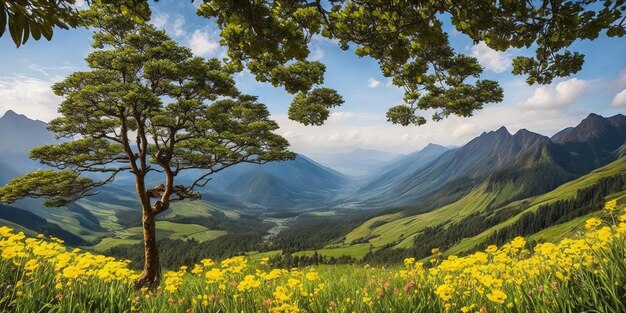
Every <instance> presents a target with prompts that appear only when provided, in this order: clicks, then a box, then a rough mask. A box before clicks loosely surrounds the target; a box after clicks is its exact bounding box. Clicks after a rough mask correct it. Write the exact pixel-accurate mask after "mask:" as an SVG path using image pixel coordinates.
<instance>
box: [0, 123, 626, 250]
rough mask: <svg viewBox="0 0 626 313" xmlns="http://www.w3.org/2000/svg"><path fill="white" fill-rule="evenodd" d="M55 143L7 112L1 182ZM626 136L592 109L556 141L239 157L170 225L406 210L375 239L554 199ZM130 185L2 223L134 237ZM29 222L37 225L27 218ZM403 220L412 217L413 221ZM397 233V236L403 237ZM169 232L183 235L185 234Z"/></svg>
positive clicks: (19, 213)
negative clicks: (474, 212) (266, 159)
mask: <svg viewBox="0 0 626 313" xmlns="http://www.w3.org/2000/svg"><path fill="white" fill-rule="evenodd" d="M55 142H58V141H57V139H55V138H54V136H53V135H52V134H51V133H50V132H49V131H48V130H47V129H46V124H45V123H43V122H41V121H33V120H30V119H28V118H27V117H25V116H23V115H18V114H15V113H14V112H11V111H9V112H7V113H6V114H5V115H4V116H3V117H2V118H0V154H1V155H2V156H3V157H2V159H0V184H5V183H6V182H7V181H8V180H9V179H11V178H13V177H16V176H18V175H21V174H23V173H26V172H28V171H31V170H33V169H36V168H38V167H40V165H39V164H37V163H35V162H34V161H32V160H30V159H28V157H27V153H28V151H29V150H30V149H32V148H33V147H35V146H38V145H42V144H50V143H55ZM625 143H626V117H625V116H624V115H621V114H619V115H615V116H612V117H602V116H599V115H596V114H590V115H589V116H588V117H586V118H585V119H584V120H582V121H581V122H580V123H579V124H578V125H576V126H573V127H568V128H565V129H563V130H562V131H560V132H558V133H556V134H555V135H554V136H552V137H551V138H550V137H546V136H543V135H540V134H537V133H533V132H531V131H528V130H526V129H521V130H518V131H517V132H515V133H514V134H512V133H510V132H509V131H508V130H507V129H506V128H505V127H501V128H499V129H497V130H495V131H490V132H484V133H483V134H481V135H480V136H478V137H476V138H474V139H472V140H471V141H469V142H468V143H467V144H465V145H463V146H461V147H456V148H448V147H443V146H440V145H436V144H429V145H427V146H426V147H425V148H423V149H421V150H419V151H416V152H413V153H410V154H407V155H397V154H392V153H386V152H382V151H376V150H366V149H356V150H353V151H350V152H347V153H336V154H329V155H324V156H322V155H317V156H316V157H315V159H313V158H310V157H308V156H305V155H298V156H297V157H296V159H295V160H291V161H282V162H270V163H268V164H263V165H256V164H240V165H237V166H234V167H232V168H229V169H227V170H224V171H222V172H220V173H217V174H216V175H214V177H213V179H212V180H211V181H210V182H209V184H208V185H207V186H206V188H205V189H203V190H201V191H202V193H203V200H202V201H199V202H195V203H186V204H181V206H185V209H184V210H183V208H182V207H179V208H175V209H173V210H172V212H171V213H169V214H167V215H166V216H164V217H163V220H164V221H170V222H171V223H182V224H186V223H194V224H193V225H195V226H198V227H204V228H202V229H203V230H201V231H200V233H206V234H213V233H211V231H213V230H211V229H209V228H210V225H213V224H211V223H212V222H211V223H209V222H206V223H205V224H202V223H200V222H197V221H198V220H200V219H206V218H209V219H220V218H221V219H222V221H227V219H229V218H231V219H232V218H235V216H241V215H242V214H243V215H245V214H256V215H258V216H265V215H267V214H270V213H271V214H274V213H276V214H278V213H280V212H291V213H290V214H291V215H289V216H297V215H300V214H305V213H306V212H316V211H328V212H329V213H328V214H335V213H336V212H343V211H342V210H347V211H345V212H350V211H351V210H354V209H360V210H366V209H376V210H378V211H377V212H383V213H385V212H386V213H389V214H400V215H393V218H392V217H386V218H385V219H382V220H381V219H380V218H374V219H373V221H371V222H370V221H368V222H367V223H370V224H369V225H370V226H372V224H376V226H379V227H376V228H371V230H367V231H365V230H364V231H362V232H359V231H357V229H358V228H357V229H355V231H356V233H357V234H361V235H362V233H365V234H367V233H371V232H372V231H374V230H376V231H377V232H376V233H372V235H376V236H378V235H380V232H383V231H385V229H387V228H386V227H390V229H391V227H395V228H399V227H398V224H397V221H399V220H403V219H405V218H411V217H412V216H413V217H415V218H417V220H416V223H417V222H419V221H420V218H418V217H419V216H422V215H423V214H430V213H429V212H432V213H433V214H439V213H438V212H451V213H450V214H454V212H459V210H461V211H462V210H464V207H468V204H470V205H469V207H475V208H476V209H479V211H480V210H487V209H494V210H495V209H497V208H501V207H505V206H507V205H509V204H510V203H515V201H518V200H522V199H526V198H529V197H534V196H537V195H542V194H546V193H548V192H551V191H552V190H554V189H555V188H557V187H558V186H560V185H562V184H564V183H566V182H568V181H572V180H574V179H577V178H579V177H581V176H583V175H586V174H588V173H590V172H591V171H593V170H594V169H597V168H600V167H602V166H605V165H607V164H609V163H611V162H613V161H615V160H617V159H619V158H621V157H623V156H624V155H625V154H626V144H625ZM350 160H354V162H350ZM322 164H324V165H322ZM131 183H132V180H127V179H123V178H122V179H120V180H116V182H114V183H113V184H110V185H108V186H106V187H104V188H103V189H102V190H101V193H100V194H99V195H97V196H96V197H93V198H87V199H84V200H80V201H78V202H77V203H75V204H73V205H71V206H69V207H68V208H59V209H53V210H56V211H50V209H47V208H43V206H41V203H40V201H38V200H33V199H25V200H22V201H19V202H17V203H15V204H12V205H11V206H2V207H0V224H11V225H13V226H15V225H18V226H20V225H21V227H23V228H24V229H27V230H32V231H37V232H38V231H44V230H45V231H49V232H52V233H54V234H57V235H59V236H65V238H69V239H70V240H72V242H74V243H75V244H80V245H84V244H89V243H94V242H98V241H99V240H100V238H104V237H107V236H110V234H111V233H116V234H117V233H119V231H120V230H121V229H127V230H125V231H124V232H125V234H127V233H132V231H130V230H131V229H133V227H136V226H137V225H138V224H137V223H138V220H137V216H135V215H137V211H136V210H135V208H136V206H137V202H136V200H135V197H134V195H133V193H132V189H133V188H129V186H130V184H131ZM154 183H155V184H156V183H158V181H154ZM129 190H130V191H129ZM111 210H113V212H112V213H111V212H110V211H111ZM189 212H191V213H189ZM218 212H221V213H219V214H218ZM333 212H334V213H333ZM216 214H218V215H219V216H218V215H216ZM259 214H260V215H259ZM271 214H270V215H271ZM280 214H282V213H280ZM457 214H460V213H457ZM270 215H268V216H270ZM442 216H447V215H446V214H443V215H442ZM459 216H462V215H459ZM31 217H32V218H31ZM131 217H132V218H131ZM194 218H195V219H196V220H194ZM224 219H226V220H224ZM26 220H30V221H31V222H30V223H26V222H24V221H26ZM32 221H37V222H36V223H33V222H32ZM194 221H196V222H194ZM403 221H404V222H403V223H409V222H411V221H412V220H406V221H405V220H403ZM170 222H168V223H170ZM367 223H366V224H363V227H365V226H366V225H367ZM196 224H202V225H203V226H199V225H196ZM386 224H389V226H385V225H386ZM52 225H55V226H52ZM392 225H394V226H392ZM406 225H411V224H410V223H409V224H406ZM420 225H421V224H420ZM59 226H60V227H59ZM171 226H172V225H171V224H163V225H162V227H171ZM195 226H194V227H195ZM420 227H421V226H420ZM174 228H176V227H174ZM390 229H388V230H389V231H388V232H387V233H390V234H392V233H393V231H391V230H390ZM416 229H422V228H416ZM167 231H170V232H171V234H172V236H174V235H176V236H178V235H177V230H172V229H168V230H167ZM191 233H192V234H195V233H194V232H191ZM407 234H413V235H412V236H416V235H417V232H416V230H414V231H413V232H411V231H408V233H401V234H397V236H395V237H394V236H389V237H386V236H381V237H380V238H379V239H376V238H377V237H372V238H369V239H366V240H365V241H366V242H369V243H370V244H373V245H374V246H380V245H382V244H389V243H391V242H395V243H396V244H398V242H404V244H407V242H408V241H407V240H408V239H407V237H405V235H407ZM400 235H402V236H400ZM207 236H208V237H207V238H209V237H210V238H213V237H211V236H209V235H207ZM367 236H368V235H365V236H360V235H354V234H353V235H350V234H348V236H347V239H346V240H345V242H344V244H346V245H348V246H351V245H353V244H354V242H359V241H363V238H367ZM74 237H76V238H74ZM129 238H130V237H126V235H124V236H121V237H119V238H118V240H119V241H120V242H127V241H126V240H130V239H129ZM382 238H390V239H389V240H387V239H385V240H383V239H382ZM106 243H107V244H108V243H109V242H106Z"/></svg>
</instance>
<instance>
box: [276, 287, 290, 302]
mask: <svg viewBox="0 0 626 313" xmlns="http://www.w3.org/2000/svg"><path fill="white" fill-rule="evenodd" d="M273 295H274V298H276V300H278V301H281V302H285V301H289V295H288V294H287V288H285V287H283V286H277V287H276V290H275V291H274V293H273Z"/></svg>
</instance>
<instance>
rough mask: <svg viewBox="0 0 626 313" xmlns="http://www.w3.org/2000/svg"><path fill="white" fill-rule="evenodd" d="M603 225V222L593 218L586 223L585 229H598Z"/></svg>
mask: <svg viewBox="0 0 626 313" xmlns="http://www.w3.org/2000/svg"><path fill="white" fill-rule="evenodd" d="M600 224H602V221H601V220H599V219H597V218H595V217H592V218H590V219H588V220H587V221H585V228H586V229H592V228H596V227H597V226H598V225H600Z"/></svg>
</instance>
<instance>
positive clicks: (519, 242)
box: [511, 237, 526, 249]
mask: <svg viewBox="0 0 626 313" xmlns="http://www.w3.org/2000/svg"><path fill="white" fill-rule="evenodd" d="M511 246H512V247H513V248H518V249H521V248H523V247H524V246H526V240H525V239H524V237H515V239H513V241H511Z"/></svg>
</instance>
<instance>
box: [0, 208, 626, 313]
mask: <svg viewBox="0 0 626 313" xmlns="http://www.w3.org/2000/svg"><path fill="white" fill-rule="evenodd" d="M583 228H584V229H585V230H584V231H583V232H580V233H579V234H578V235H576V236H573V237H571V238H564V239H562V240H561V241H560V242H558V243H543V244H540V245H538V246H536V247H534V248H533V249H529V248H528V245H527V242H526V240H525V239H524V238H522V237H518V238H515V239H514V240H513V241H512V242H510V243H508V244H505V245H503V246H501V247H496V246H489V247H488V248H487V249H486V250H485V251H479V252H476V253H474V254H471V255H468V256H464V257H457V256H448V257H444V255H443V254H442V253H441V252H440V251H438V250H436V249H435V250H434V251H433V256H432V257H431V258H430V259H429V260H428V261H427V262H426V264H423V263H420V262H416V260H415V259H413V258H409V259H406V260H405V262H404V266H397V267H392V268H383V267H370V266H368V265H334V266H331V265H325V266H313V267H306V268H300V269H288V270H287V269H272V268H270V267H269V266H268V265H267V258H266V257H265V258H260V259H258V258H255V259H249V258H247V257H234V258H230V259H226V260H223V261H221V262H214V261H212V260H208V259H207V260H203V261H202V262H201V263H200V264H197V265H195V266H193V267H190V268H187V267H181V268H180V269H179V270H177V271H168V272H165V273H163V275H162V284H161V286H160V287H159V288H158V289H156V290H147V289H144V290H135V289H133V288H132V286H131V282H132V280H133V279H134V278H135V277H137V275H138V273H137V272H135V271H132V270H130V269H128V263H127V262H125V261H119V260H115V259H114V258H111V257H105V256H101V255H95V254H92V253H89V252H85V251H81V250H78V249H74V250H71V251H70V250H68V249H67V248H66V247H64V246H63V245H62V243H61V242H60V241H59V240H58V239H47V238H43V236H40V237H38V238H27V237H26V236H25V235H23V234H21V233H18V232H15V231H13V230H11V229H10V228H8V227H2V228H0V249H1V252H0V289H1V290H2V293H1V294H0V311H8V312H48V311H50V312H132V311H143V312H165V311H167V312H218V311H219V312H445V311H449V312H582V311H588V310H591V311H594V312H624V311H626V252H625V247H626V243H625V239H626V238H625V236H626V211H625V210H624V209H623V208H617V206H616V203H614V202H609V203H608V204H607V206H606V209H605V211H604V212H603V213H602V215H601V216H598V217H594V218H591V219H588V220H586V221H585V222H584V226H583Z"/></svg>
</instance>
